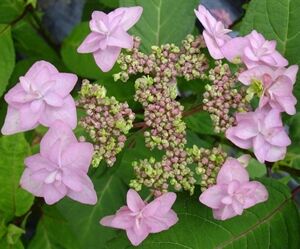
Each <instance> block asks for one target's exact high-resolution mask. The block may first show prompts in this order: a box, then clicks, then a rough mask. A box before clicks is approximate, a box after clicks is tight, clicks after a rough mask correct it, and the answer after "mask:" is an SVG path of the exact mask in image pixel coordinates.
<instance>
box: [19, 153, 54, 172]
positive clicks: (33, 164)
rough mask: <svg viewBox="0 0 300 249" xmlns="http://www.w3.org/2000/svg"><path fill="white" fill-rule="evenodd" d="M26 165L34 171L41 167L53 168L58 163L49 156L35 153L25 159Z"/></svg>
mask: <svg viewBox="0 0 300 249" xmlns="http://www.w3.org/2000/svg"><path fill="white" fill-rule="evenodd" d="M24 163H25V165H26V166H27V167H28V168H30V169H31V170H33V171H37V170H40V169H48V170H52V169H55V168H56V165H55V164H53V163H52V162H50V161H49V160H48V159H47V158H44V157H42V156H41V154H35V155H32V156H30V157H27V158H26V159H25V161H24Z"/></svg>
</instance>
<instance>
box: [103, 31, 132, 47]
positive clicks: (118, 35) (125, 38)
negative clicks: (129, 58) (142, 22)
mask: <svg viewBox="0 0 300 249" xmlns="http://www.w3.org/2000/svg"><path fill="white" fill-rule="evenodd" d="M107 45H108V46H115V47H120V48H132V46H133V38H132V36H131V35H129V34H128V33H127V32H126V31H124V30H123V29H122V28H120V27H119V28H117V29H116V30H115V31H114V32H113V33H112V34H110V35H109V37H108V40H107Z"/></svg>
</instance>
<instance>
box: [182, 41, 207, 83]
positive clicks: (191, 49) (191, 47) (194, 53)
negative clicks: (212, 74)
mask: <svg viewBox="0 0 300 249" xmlns="http://www.w3.org/2000/svg"><path fill="white" fill-rule="evenodd" d="M204 47H206V45H205V42H204V39H203V37H202V36H197V37H196V38H195V37H194V36H193V35H187V37H186V39H185V40H183V41H182V47H181V49H180V55H179V59H178V63H177V65H176V68H177V69H178V71H179V75H180V76H183V77H184V78H185V79H186V80H193V79H198V78H200V79H203V78H205V77H206V74H204V73H203V72H204V71H205V70H206V69H207V68H208V62H207V59H206V57H205V55H204V54H203V53H202V52H201V48H204Z"/></svg>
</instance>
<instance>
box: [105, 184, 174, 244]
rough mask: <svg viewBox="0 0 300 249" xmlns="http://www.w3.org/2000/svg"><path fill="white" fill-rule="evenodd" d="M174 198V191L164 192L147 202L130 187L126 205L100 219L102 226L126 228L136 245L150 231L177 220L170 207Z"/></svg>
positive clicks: (157, 231)
mask: <svg viewBox="0 0 300 249" xmlns="http://www.w3.org/2000/svg"><path fill="white" fill-rule="evenodd" d="M175 200H176V194H175V193H165V194H163V195H162V196H160V197H158V198H156V199H155V200H154V201H152V202H150V203H149V204H147V203H146V202H144V201H143V200H142V199H141V197H140V196H139V195H138V193H137V192H136V191H134V190H132V189H130V190H129V191H128V192H127V206H123V207H121V208H120V209H119V210H118V211H117V213H116V214H115V215H111V216H106V217H104V218H102V219H101V221H100V224H101V225H103V226H108V227H113V228H119V229H123V230H126V234H127V237H128V239H129V240H130V242H131V243H132V244H133V245H135V246H137V245H139V244H140V243H141V242H142V241H143V240H144V239H146V237H147V236H148V235H149V234H150V233H159V232H161V231H163V230H167V229H169V228H170V227H171V226H173V225H174V224H175V223H176V222H177V221H178V218H177V215H176V213H175V212H174V211H173V210H172V209H171V207H172V205H173V204H174V202H175Z"/></svg>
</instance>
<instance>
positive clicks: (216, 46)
mask: <svg viewBox="0 0 300 249" xmlns="http://www.w3.org/2000/svg"><path fill="white" fill-rule="evenodd" d="M194 11H195V14H196V16H197V18H198V19H199V21H200V22H201V24H202V25H203V27H204V29H205V30H204V31H203V37H204V40H205V43H206V46H207V48H208V51H209V53H210V55H211V56H212V57H213V58H214V59H216V60H219V59H223V58H224V55H223V53H222V51H221V47H222V46H223V45H224V44H225V43H226V42H227V41H229V40H230V39H231V38H230V36H229V35H227V33H229V32H231V30H230V29H226V28H225V27H224V24H223V23H222V22H220V21H217V20H216V19H215V18H214V17H213V16H212V15H211V14H210V13H209V11H208V10H207V9H206V8H205V7H204V6H203V5H199V7H198V11H197V10H194Z"/></svg>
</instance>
